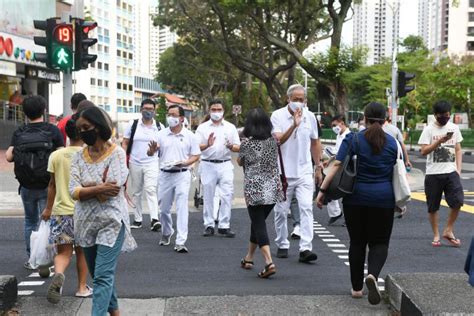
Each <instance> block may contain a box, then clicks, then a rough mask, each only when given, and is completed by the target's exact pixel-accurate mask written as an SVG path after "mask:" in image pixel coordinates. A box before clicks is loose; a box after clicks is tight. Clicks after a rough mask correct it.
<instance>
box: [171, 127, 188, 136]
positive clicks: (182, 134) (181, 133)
mask: <svg viewBox="0 0 474 316" xmlns="http://www.w3.org/2000/svg"><path fill="white" fill-rule="evenodd" d="M167 129H168V136H169V135H173V136H184V131H185V130H186V128H185V127H184V126H183V127H182V128H181V131H180V132H179V133H178V134H175V133H173V131H172V130H171V128H170V127H167Z"/></svg>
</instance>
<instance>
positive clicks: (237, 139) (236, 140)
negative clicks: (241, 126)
mask: <svg viewBox="0 0 474 316" xmlns="http://www.w3.org/2000/svg"><path fill="white" fill-rule="evenodd" d="M232 128H233V131H232V144H233V145H240V137H239V132H238V131H237V128H236V127H235V126H234V125H232Z"/></svg>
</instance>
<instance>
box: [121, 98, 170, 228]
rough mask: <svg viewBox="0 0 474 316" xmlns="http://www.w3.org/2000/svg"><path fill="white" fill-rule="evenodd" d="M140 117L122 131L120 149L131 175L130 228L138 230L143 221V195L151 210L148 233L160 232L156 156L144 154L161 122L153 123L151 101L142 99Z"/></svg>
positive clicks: (154, 110) (153, 113) (155, 137)
mask: <svg viewBox="0 0 474 316" xmlns="http://www.w3.org/2000/svg"><path fill="white" fill-rule="evenodd" d="M140 109H141V113H142V118H141V119H140V120H133V121H130V123H129V124H128V126H127V128H126V129H125V133H124V138H123V141H122V148H123V149H124V150H125V151H126V152H127V155H128V156H129V168H130V171H129V172H130V173H129V174H130V176H129V181H128V190H129V192H130V195H131V196H132V199H133V204H134V205H133V214H134V221H133V223H132V225H130V228H141V227H142V220H143V205H142V200H143V199H142V196H143V195H145V200H146V202H147V204H148V209H149V210H150V219H151V230H152V231H159V230H160V228H161V223H160V221H159V215H158V213H159V210H158V199H157V185H158V174H159V172H158V155H157V154H154V155H153V156H148V155H147V150H148V143H150V142H151V141H155V142H156V141H157V140H158V138H157V137H158V132H159V131H160V130H161V125H160V123H157V122H156V121H155V119H154V118H155V115H156V104H155V102H154V101H153V100H151V99H145V100H143V101H142V104H141V107H140Z"/></svg>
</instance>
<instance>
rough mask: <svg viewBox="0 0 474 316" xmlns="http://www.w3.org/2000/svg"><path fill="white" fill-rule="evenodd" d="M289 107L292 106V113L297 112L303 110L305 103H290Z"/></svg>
mask: <svg viewBox="0 0 474 316" xmlns="http://www.w3.org/2000/svg"><path fill="white" fill-rule="evenodd" d="M289 106H290V109H291V111H293V112H296V110H299V109H302V108H303V106H304V103H303V102H290V103H289Z"/></svg>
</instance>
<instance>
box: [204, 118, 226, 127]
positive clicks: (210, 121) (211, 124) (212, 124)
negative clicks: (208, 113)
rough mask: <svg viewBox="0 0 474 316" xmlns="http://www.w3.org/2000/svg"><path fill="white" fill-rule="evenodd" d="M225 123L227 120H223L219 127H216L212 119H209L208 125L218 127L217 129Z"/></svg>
mask: <svg viewBox="0 0 474 316" xmlns="http://www.w3.org/2000/svg"><path fill="white" fill-rule="evenodd" d="M224 122H225V120H222V121H221V123H220V124H219V125H216V124H215V123H214V122H213V121H212V120H211V119H209V121H208V124H209V126H216V127H217V126H224Z"/></svg>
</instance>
